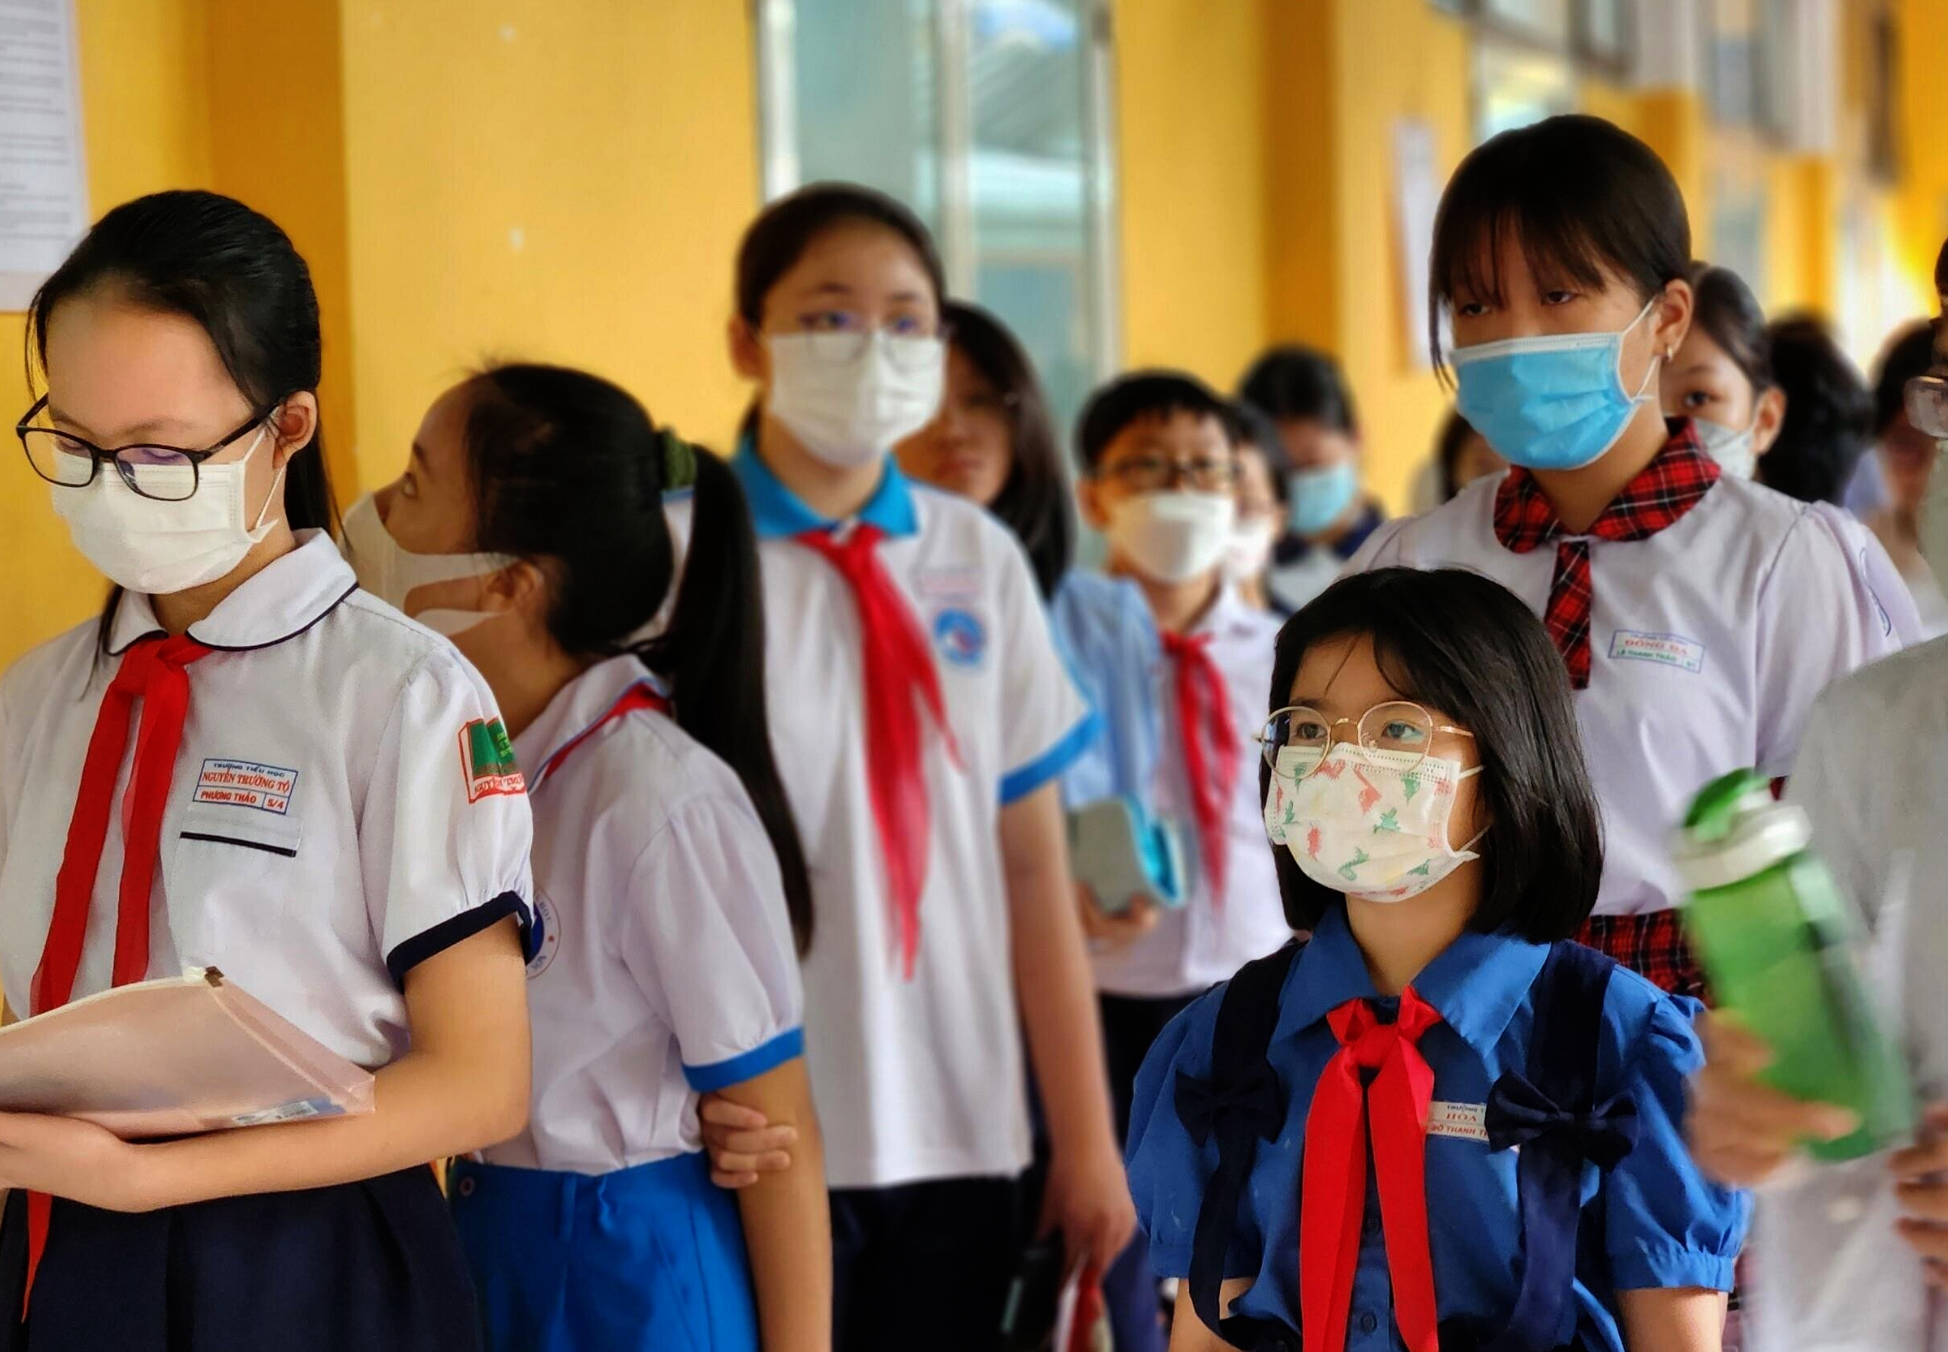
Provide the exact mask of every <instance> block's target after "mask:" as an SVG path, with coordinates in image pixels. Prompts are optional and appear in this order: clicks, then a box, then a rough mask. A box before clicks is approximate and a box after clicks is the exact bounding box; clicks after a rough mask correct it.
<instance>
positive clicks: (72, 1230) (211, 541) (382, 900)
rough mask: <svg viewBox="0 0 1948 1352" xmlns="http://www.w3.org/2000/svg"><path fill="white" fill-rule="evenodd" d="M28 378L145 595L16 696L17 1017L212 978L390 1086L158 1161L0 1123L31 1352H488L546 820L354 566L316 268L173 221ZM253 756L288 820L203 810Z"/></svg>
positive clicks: (47, 323) (213, 209)
mask: <svg viewBox="0 0 1948 1352" xmlns="http://www.w3.org/2000/svg"><path fill="white" fill-rule="evenodd" d="M28 351H29V355H30V358H31V362H32V366H33V368H34V369H35V370H36V371H37V372H38V373H39V375H40V377H41V378H42V379H43V380H44V381H45V385H44V392H43V394H42V396H41V398H39V399H38V400H36V401H35V404H34V406H33V407H32V408H31V409H29V410H28V412H27V416H26V417H25V418H24V419H23V420H22V422H21V424H20V438H21V442H22V444H23V446H24V448H25V450H26V452H27V459H28V461H29V463H30V464H31V465H32V466H33V468H34V470H35V472H36V473H38V474H39V475H40V476H41V477H42V478H43V479H45V480H46V481H47V483H48V485H49V487H48V490H47V491H48V493H49V495H50V497H51V498H52V505H53V507H54V510H55V511H56V512H57V513H58V514H59V515H60V516H61V517H62V518H63V519H64V520H65V521H66V522H67V525H68V530H69V534H70V535H71V536H72V538H73V540H74V543H75V546H76V548H77V549H79V550H80V551H81V553H82V554H83V555H84V556H85V557H86V558H87V559H88V560H89V561H90V562H91V563H93V564H94V565H95V567H96V568H98V569H100V570H101V572H102V573H103V574H104V575H105V576H106V577H107V578H108V579H109V581H111V582H112V583H113V584H114V586H115V589H114V591H113V592H112V594H111V596H110V599H109V602H108V605H107V607H106V609H104V610H103V612H102V614H101V616H100V618H99V619H97V620H93V621H90V622H89V623H87V624H84V625H82V626H80V627H79V628H77V629H74V630H72V631H70V632H69V633H67V634H64V635H62V636H61V637H59V638H56V639H54V640H52V641H51V642H49V643H46V644H44V645H42V646H41V647H39V648H36V649H35V650H34V651H32V652H30V653H28V654H27V655H26V656H24V657H22V658H21V659H20V660H19V661H17V662H16V663H15V664H14V665H13V666H12V668H10V669H9V670H8V672H7V674H6V676H5V678H4V680H0V982H3V983H4V985H5V987H6V990H7V994H8V997H9V1000H10V1002H11V1005H12V1009H10V1011H9V1015H10V1016H12V1015H14V1014H19V1015H29V1014H40V1013H44V1012H46V1011H47V1010H50V1009H53V1008H56V1007H58V1006H60V1005H63V1004H65V1003H67V1002H68V1001H69V1000H71V999H77V998H80V997H82V996H86V995H91V994H94V993H95V992H97V991H102V990H106V989H108V988H109V987H110V986H119V985H123V984H126V983H129V982H133V981H140V980H142V979H143V978H144V977H145V976H156V977H163V976H173V975H175V974H177V973H180V972H181V971H182V970H183V969H184V968H186V967H220V968H221V969H222V971H223V973H224V975H225V976H226V977H227V978H228V979H230V980H231V981H233V982H235V983H236V984H237V986H238V987H240V988H241V989H243V990H245V991H248V992H249V993H250V994H252V995H254V996H256V997H257V998H258V999H259V1000H262V1001H263V1002H264V1003H265V1004H267V1005H269V1006H270V1007H271V1008H272V1009H273V1010H275V1011H276V1012H277V1013H279V1014H280V1015H282V1016H283V1017H284V1018H286V1019H288V1020H290V1021H291V1022H292V1023H293V1024H295V1025H297V1027H298V1028H300V1029H301V1030H303V1031H304V1032H305V1033H307V1034H309V1035H310V1036H311V1037H313V1038H315V1039H317V1040H318V1041H319V1042H321V1043H323V1044H324V1045H325V1046H326V1047H328V1048H330V1049H331V1050H332V1051H334V1052H336V1053H338V1054H339V1055H341V1056H344V1057H346V1058H348V1059H350V1060H352V1061H354V1062H356V1063H358V1064H360V1065H362V1066H367V1067H370V1068H371V1069H372V1070H373V1071H375V1072H376V1075H377V1080H378V1091H377V1100H376V1101H377V1110H376V1111H375V1112H373V1113H371V1114H370V1115H364V1116H355V1117H344V1118H339V1119H337V1120H331V1121H308V1122H307V1121H296V1122H286V1123H280V1124H277V1125H270V1126H257V1127H251V1128H249V1129H246V1130H240V1131H225V1132H216V1133H212V1134H210V1135H206V1136H196V1137H189V1138H186V1139H181V1140H172V1141H166V1142H156V1143H142V1144H136V1143H129V1142H124V1141H120V1140H117V1139H116V1138H115V1137H113V1136H111V1135H110V1134H109V1133H108V1132H106V1131H104V1130H102V1129H101V1128H99V1127H95V1126H92V1125H89V1124H88V1123H85V1122H80V1121H76V1120H71V1119H62V1118H43V1117H31V1116H18V1115H8V1116H0V1183H4V1184H5V1185H6V1186H7V1187H8V1188H9V1189H10V1191H9V1192H8V1195H7V1201H6V1217H5V1222H4V1225H0V1308H3V1309H4V1311H5V1314H4V1315H3V1316H0V1347H5V1348H20V1349H34V1348H55V1349H58V1348H82V1347H88V1348H94V1347H100V1348H109V1347H113V1348H125V1349H131V1352H159V1350H160V1349H163V1348H168V1349H172V1352H174V1350H176V1349H187V1352H198V1350H199V1349H211V1350H212V1352H216V1350H218V1349H222V1350H226V1352H227V1349H231V1348H239V1347H277V1348H284V1349H290V1350H291V1352H344V1349H346V1348H353V1347H356V1348H371V1349H388V1348H396V1349H399V1350H400V1352H408V1349H410V1352H426V1350H427V1349H451V1350H452V1352H472V1350H473V1349H478V1348H479V1346H480V1332H479V1324H478V1318H477V1315H476V1312H475V1309H474V1299H473V1291H472V1288H471V1284H470V1283H469V1281H468V1278H467V1269H466V1262H465V1259H464V1258H463V1256H462V1254H461V1251H460V1246H459V1242H458V1240H457V1238H456V1237H455V1235H454V1231H453V1224H452V1221H451V1220H450V1219H449V1217H448V1215H447V1209H446V1203H445V1201H444V1199H443V1198H442V1197H441V1195H440V1190H439V1186H438V1184H437V1182H436V1181H435V1179H434V1176H433V1171H432V1170H431V1169H430V1168H429V1167H428V1166H427V1161H428V1160H433V1159H437V1158H440V1157H443V1156H447V1155H453V1154H459V1153H463V1152H465V1151H470V1150H475V1149H479V1148H481V1147H483V1146H487V1145H490V1144H492V1143H494V1142H497V1141H501V1140H505V1139H506V1138H508V1137H510V1136H512V1135H514V1134H515V1133H516V1132H517V1131H519V1130H520V1127H521V1123H522V1122H523V1121H524V1120H525V1118H526V1114H527V1101H528V1022H527V1007H526V1002H525V992H524V990H523V985H524V983H523V981H522V978H521V967H522V964H523V962H524V961H525V958H524V955H523V940H524V938H525V936H526V932H527V930H528V928H529V917H530V902H529V897H530V895H531V894H530V890H529V878H528V847H529V837H530V830H531V823H530V819H529V815H528V803H527V797H526V794H525V792H524V789H523V783H522V778H521V775H520V774H519V772H518V771H516V770H515V768H514V765H513V763H512V759H511V757H510V756H508V755H507V753H506V736H505V733H504V731H503V729H502V727H501V723H500V717H499V714H498V712H497V710H496V709H495V705H494V699H493V695H492V693H491V691H490V690H489V689H488V688H487V686H486V684H485V682H483V681H482V680H481V678H480V677H479V675H478V674H477V673H476V672H475V671H474V670H473V668H472V667H470V666H468V665H467V663H466V662H465V661H463V660H462V659H461V658H460V656H459V655H458V654H457V653H455V652H454V651H453V649H452V648H451V647H450V646H449V645H448V644H447V643H446V642H445V641H444V640H442V639H441V638H440V637H439V636H438V635H436V634H434V633H432V632H430V631H428V630H427V629H425V628H423V627H421V626H420V625H417V624H414V623H412V622H411V621H409V620H407V619H406V618H405V617H403V616H401V615H400V614H399V613H398V612H397V611H395V610H393V609H392V608H391V607H389V606H387V605H384V604H382V603H381V602H379V601H378V600H376V599H374V598H373V597H371V596H370V595H368V594H366V593H365V592H363V591H361V590H360V589H359V587H358V584H357V581H356V580H355V578H354V576H353V573H352V569H351V568H350V567H349V566H347V565H346V563H345V562H344V560H343V559H341V558H340V557H339V554H338V550H337V549H336V548H335V547H334V545H333V544H332V541H331V537H330V535H329V534H328V533H327V529H326V528H327V527H328V525H329V524H330V517H331V497H330V492H329V488H328V485H327V483H326V478H325V462H324V454H323V448H322V447H321V445H320V444H319V429H318V397H317V389H318V378H319V353H320V340H319V332H318V304H317V297H316V295H315V294H314V292H313V290H312V285H311V278H310V274H309V272H308V271H307V269H306V267H305V264H304V260H303V259H301V258H300V257H299V256H298V254H297V253H296V251H295V250H294V249H293V248H292V247H291V242H290V240H289V239H288V238H286V237H285V235H284V232H283V231H281V230H279V229H278V228H277V226H276V225H274V224H272V223H271V222H270V221H269V220H266V219H265V218H264V217H262V216H260V215H258V214H257V213H255V212H253V211H251V210H250V209H249V208H247V207H245V206H243V205H242V204H241V203H238V202H235V201H232V200H230V199H229V198H227V197H220V196H217V195H216V194H213V193H206V192H168V193H159V194H156V195H154V196H151V197H144V198H141V199H138V200H137V201H134V202H130V203H127V204H125V205H123V206H120V207H117V208H116V209H115V210H113V211H111V212H109V213H108V215H106V216H105V217H103V218H102V219H101V221H100V222H99V223H97V224H96V226H95V228H94V229H93V230H92V231H90V232H89V234H88V235H87V237H86V238H85V239H83V240H82V242H81V243H80V244H79V245H78V246H76V248H75V251H74V252H73V253H72V254H71V255H69V257H68V259H67V261H66V262H65V263H63V264H62V265H61V267H60V268H59V269H57V270H56V271H55V273H54V275H53V276H51V277H50V278H49V279H48V280H47V282H46V284H45V285H44V286H42V288H41V290H40V292H39V293H38V294H37V295H36V297H35V299H34V302H33V304H32V306H31V308H30V311H29V314H28ZM234 762H246V763H248V765H249V767H250V768H251V769H253V770H255V771H259V772H261V773H262V774H264V775H266V776H268V777H270V778H271V779H273V780H275V781H277V782H278V783H279V784H280V787H281V789H282V792H281V794H280V795H278V799H277V801H271V800H270V798H269V797H268V795H267V796H266V798H265V800H264V801H259V802H244V801H241V800H238V799H237V798H236V797H235V796H234V795H231V796H230V798H229V801H218V796H217V795H214V794H205V793H203V792H202V789H203V787H204V786H205V783H206V780H207V778H208V777H209V776H210V775H212V774H216V773H219V770H213V769H212V767H213V766H216V767H221V766H222V765H223V764H225V763H234ZM50 1195H51V1196H52V1202H51V1204H50V1201H49V1196H50ZM30 1297H31V1301H30ZM23 1315H24V1318H23Z"/></svg>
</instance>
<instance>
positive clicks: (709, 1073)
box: [683, 1028, 805, 1094]
mask: <svg viewBox="0 0 1948 1352" xmlns="http://www.w3.org/2000/svg"><path fill="white" fill-rule="evenodd" d="M804 1054H805V1030H804V1029H803V1028H794V1029H792V1030H791V1031H790V1032H788V1033H780V1034H778V1036H776V1037H774V1038H772V1039H771V1041H769V1042H767V1043H765V1044H764V1045H763V1046H762V1047H753V1048H752V1049H751V1050H750V1051H748V1052H745V1053H744V1054H743V1055H742V1056H733V1057H731V1059H730V1060H728V1061H717V1062H713V1063H712V1064H710V1065H707V1066H691V1065H686V1066H684V1067H683V1078H684V1079H686V1080H688V1081H689V1082H690V1087H691V1088H692V1089H694V1090H696V1091H697V1092H698V1093H699V1094H709V1093H714V1092H715V1091H717V1090H719V1089H728V1088H730V1087H731V1086H732V1085H734V1084H743V1083H744V1082H745V1081H746V1080H755V1079H756V1078H757V1077H758V1076H760V1075H762V1074H764V1073H765V1072H766V1071H768V1070H776V1069H777V1068H778V1067H779V1066H782V1065H783V1064H784V1063H785V1062H787V1061H796V1060H797V1059H798V1058H799V1057H801V1056H803V1055H804Z"/></svg>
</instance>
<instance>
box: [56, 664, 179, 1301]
mask: <svg viewBox="0 0 1948 1352" xmlns="http://www.w3.org/2000/svg"><path fill="white" fill-rule="evenodd" d="M210 652H211V649H209V648H206V647H204V646H203V645H202V644H200V643H198V642H197V641H196V640H194V639H192V638H188V637H177V638H161V637H153V636H152V637H149V638H145V639H142V640H140V641H138V642H137V643H136V644H135V645H134V646H133V647H131V648H130V649H129V650H128V652H127V653H126V654H124V655H123V657H122V665H121V668H120V670H118V671H117V672H116V673H115V679H114V680H112V681H110V682H109V683H108V691H107V693H106V694H104V695H103V696H102V701H101V709H100V711H99V712H98V713H97V714H96V715H95V731H94V734H93V735H92V736H91V737H90V738H89V739H88V756H87V759H86V760H85V761H83V762H82V766H81V787H80V790H79V792H78V793H77V794H76V796H75V801H74V814H73V815H72V816H71V817H70V818H69V819H68V839H67V844H66V846H65V848H64V849H63V851H62V854H61V871H60V873H59V874H58V875H56V877H55V881H54V915H53V918H52V919H51V920H50V921H49V922H48V927H47V942H46V944H45V945H44V946H43V947H42V949H41V961H40V966H39V967H38V968H36V969H35V971H34V984H33V989H32V991H31V992H30V1002H29V1006H28V1012H29V1013H30V1014H45V1013H46V1012H47V1011H48V1010H50V1009H59V1008H60V1007H61V1006H62V1005H65V1004H66V1003H67V1002H68V998H69V996H71V995H72V994H73V993H74V978H75V973H76V972H78V971H79V970H80V968H81V955H82V952H83V950H84V949H86V947H87V944H88V911H89V908H90V907H91V906H92V904H93V902H94V896H95V877H96V875H97V874H98V873H99V872H100V871H101V853H102V847H103V846H104V845H105V844H106V843H107V841H108V821H109V815H110V813H111V812H112V811H113V809H114V806H115V803H114V799H115V781H116V779H117V778H118V777H119V776H120V775H121V772H122V757H123V755H124V753H126V752H127V750H128V743H129V718H130V715H131V714H132V713H133V712H134V709H135V701H136V700H137V699H140V700H141V701H142V723H141V729H140V731H138V732H137V733H136V737H135V766H134V769H133V770H132V771H131V772H130V774H129V783H128V790H127V792H126V794H125V799H126V802H127V804H128V810H127V818H126V823H127V825H126V832H125V834H124V837H123V840H122V879H121V890H120V892H119V896H118V902H117V906H116V911H115V965H114V968H113V980H114V984H115V985H117V986H126V985H128V984H130V983H131V982H135V981H140V980H141V979H142V978H143V977H144V976H146V975H148V971H149V900H150V894H151V892H152V891H153V889H154V887H155V878H156V860H157V857H158V855H159V854H160V851H161V841H162V814H163V809H164V808H166V807H167V806H168V805H169V783H170V780H171V779H173V778H174V777H175V773H176V752H177V751H178V750H179V749H180V748H181V746H182V742H183V720H184V719H185V718H187V717H188V715H189V671H188V667H189V664H190V663H192V662H195V661H198V660H200V659H202V658H204V657H207V656H209V654H210ZM53 1207H54V1200H53V1198H51V1197H49V1196H48V1195H47V1194H46V1193H43V1192H30V1193H28V1194H27V1282H26V1287H25V1289H24V1291H23V1293H22V1296H21V1310H20V1313H21V1318H23V1319H25V1318H26V1317H27V1302H28V1299H29V1298H31V1296H32V1295H33V1290H34V1273H35V1272H36V1271H37V1270H38V1269H39V1267H40V1265H41V1255H42V1254H43V1253H44V1252H46V1249H47V1230H48V1222H49V1219H50V1217H51V1216H52V1213H53Z"/></svg>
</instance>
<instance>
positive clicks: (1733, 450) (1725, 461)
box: [1693, 413, 1759, 479]
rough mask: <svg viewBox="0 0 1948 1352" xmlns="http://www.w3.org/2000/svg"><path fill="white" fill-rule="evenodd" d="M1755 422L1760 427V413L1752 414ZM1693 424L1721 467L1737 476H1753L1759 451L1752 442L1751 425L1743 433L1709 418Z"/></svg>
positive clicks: (1699, 419) (1707, 451) (1706, 450)
mask: <svg viewBox="0 0 1948 1352" xmlns="http://www.w3.org/2000/svg"><path fill="white" fill-rule="evenodd" d="M1752 423H1753V426H1757V424H1758V414H1756V413H1754V414H1753V415H1752ZM1693 425H1694V426H1695V427H1696V428H1697V429H1698V440H1700V441H1702V442H1703V443H1704V449H1705V454H1706V455H1708V456H1710V457H1711V458H1712V459H1713V460H1716V461H1717V462H1718V468H1719V469H1722V470H1723V471H1725V473H1727V474H1729V475H1731V476H1733V477H1734V478H1738V479H1749V478H1751V477H1752V475H1753V473H1754V472H1755V471H1756V470H1757V469H1758V467H1759V453H1758V450H1757V448H1756V447H1754V446H1753V444H1752V427H1747V428H1746V429H1745V430H1744V431H1742V432H1741V431H1739V430H1738V429H1737V428H1736V427H1727V426H1725V425H1724V424H1723V423H1715V422H1712V421H1711V420H1710V419H1709V418H1697V419H1694V420H1693Z"/></svg>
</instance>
